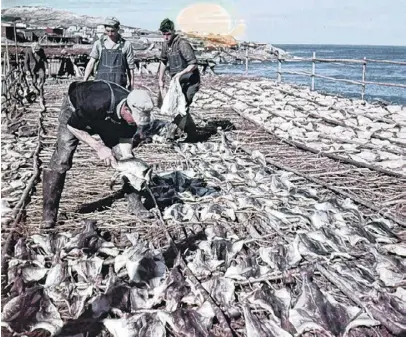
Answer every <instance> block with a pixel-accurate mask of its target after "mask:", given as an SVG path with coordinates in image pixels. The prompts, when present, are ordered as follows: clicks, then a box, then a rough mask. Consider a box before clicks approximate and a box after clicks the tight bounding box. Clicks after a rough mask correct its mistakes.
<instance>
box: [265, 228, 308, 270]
mask: <svg viewBox="0 0 406 337" xmlns="http://www.w3.org/2000/svg"><path fill="white" fill-rule="evenodd" d="M298 245H299V237H298V236H297V237H296V238H295V240H294V241H293V242H292V243H290V244H289V245H281V244H278V245H277V246H276V247H275V248H274V247H261V248H260V249H259V256H260V257H261V259H262V261H264V262H265V263H266V264H268V265H269V266H270V267H271V268H272V269H274V270H279V271H285V270H288V269H290V268H294V267H297V266H298V264H299V263H300V261H301V260H302V256H301V254H300V252H299V247H298Z"/></svg>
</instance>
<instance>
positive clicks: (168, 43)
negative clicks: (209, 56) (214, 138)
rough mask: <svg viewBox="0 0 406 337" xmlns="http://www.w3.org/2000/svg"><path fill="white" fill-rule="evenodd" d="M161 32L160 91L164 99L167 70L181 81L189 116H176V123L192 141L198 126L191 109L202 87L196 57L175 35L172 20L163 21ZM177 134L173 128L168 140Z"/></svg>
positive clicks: (187, 44)
mask: <svg viewBox="0 0 406 337" xmlns="http://www.w3.org/2000/svg"><path fill="white" fill-rule="evenodd" d="M159 30H160V31H161V32H162V34H163V35H164V39H165V43H164V45H163V47H162V54H161V64H160V71H159V89H160V91H161V95H162V97H164V96H165V94H166V92H165V89H164V82H165V70H166V69H167V68H168V70H169V75H170V76H171V78H173V79H176V80H179V83H180V85H181V87H182V92H183V94H184V95H185V98H186V110H187V115H186V116H184V117H181V116H176V117H175V121H174V123H175V124H176V125H177V127H179V128H180V129H181V130H182V131H184V132H186V133H187V135H188V140H191V141H192V140H194V139H196V125H195V123H194V121H193V119H192V117H191V115H190V112H189V107H190V105H191V104H192V101H193V97H194V95H195V94H196V93H197V91H198V90H199V86H200V74H199V69H198V67H197V59H196V55H195V52H194V50H193V48H192V46H191V44H190V43H189V42H188V41H187V40H185V39H184V38H182V37H181V36H179V35H177V34H175V25H174V23H173V22H172V21H171V20H169V19H165V20H163V21H162V22H161V26H160V28H159ZM175 132H176V128H171V132H170V133H172V134H168V138H169V139H173V138H174V133H175Z"/></svg>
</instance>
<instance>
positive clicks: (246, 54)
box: [245, 47, 248, 75]
mask: <svg viewBox="0 0 406 337" xmlns="http://www.w3.org/2000/svg"><path fill="white" fill-rule="evenodd" d="M245 75H248V47H247V49H246V50H245Z"/></svg>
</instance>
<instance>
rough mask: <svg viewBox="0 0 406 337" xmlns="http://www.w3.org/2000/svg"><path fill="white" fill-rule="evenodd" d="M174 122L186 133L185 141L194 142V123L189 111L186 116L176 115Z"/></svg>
mask: <svg viewBox="0 0 406 337" xmlns="http://www.w3.org/2000/svg"><path fill="white" fill-rule="evenodd" d="M174 123H176V125H177V126H178V127H179V129H181V130H182V131H183V132H185V133H186V134H187V138H186V139H185V142H195V141H196V140H197V138H198V135H197V132H196V124H195V122H194V121H193V118H192V116H191V115H190V114H189V113H188V114H187V115H186V116H180V115H178V116H176V117H175V120H174Z"/></svg>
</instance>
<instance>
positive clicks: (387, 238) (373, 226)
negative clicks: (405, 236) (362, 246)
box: [364, 221, 399, 243]
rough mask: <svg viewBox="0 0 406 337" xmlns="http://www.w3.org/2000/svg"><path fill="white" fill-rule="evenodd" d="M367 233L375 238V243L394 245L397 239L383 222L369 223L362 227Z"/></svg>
mask: <svg viewBox="0 0 406 337" xmlns="http://www.w3.org/2000/svg"><path fill="white" fill-rule="evenodd" d="M364 228H365V230H366V231H368V233H370V234H371V235H372V236H374V237H375V241H376V242H381V243H396V242H398V241H399V238H398V237H397V236H396V235H395V234H394V233H393V232H392V231H391V230H390V229H389V228H388V226H387V225H386V224H385V223H384V222H383V221H371V222H369V223H367V224H366V226H365V227H364Z"/></svg>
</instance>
